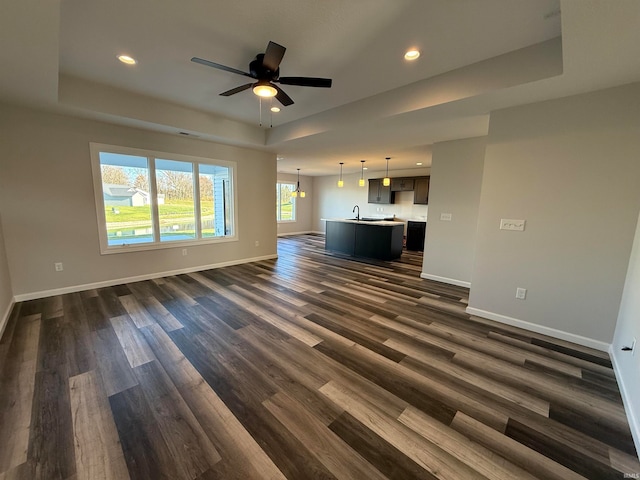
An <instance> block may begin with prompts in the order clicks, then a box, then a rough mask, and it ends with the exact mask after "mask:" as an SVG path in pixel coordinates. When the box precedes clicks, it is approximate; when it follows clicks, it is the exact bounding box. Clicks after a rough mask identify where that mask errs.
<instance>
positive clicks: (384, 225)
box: [323, 219, 404, 260]
mask: <svg viewBox="0 0 640 480" xmlns="http://www.w3.org/2000/svg"><path fill="white" fill-rule="evenodd" d="M323 220H325V222H326V229H325V232H326V234H325V249H326V250H330V251H333V252H340V253H345V254H347V255H351V256H353V257H366V258H375V259H378V260H395V259H396V258H400V256H401V255H402V243H403V239H404V223H403V222H396V221H389V220H377V219H371V220H364V219H360V220H357V219H323Z"/></svg>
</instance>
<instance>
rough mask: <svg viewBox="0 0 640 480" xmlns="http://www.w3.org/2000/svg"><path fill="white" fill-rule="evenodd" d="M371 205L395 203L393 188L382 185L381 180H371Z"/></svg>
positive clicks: (369, 200)
mask: <svg viewBox="0 0 640 480" xmlns="http://www.w3.org/2000/svg"><path fill="white" fill-rule="evenodd" d="M367 201H368V202H369V203H393V192H392V191H391V187H390V186H389V187H385V186H384V185H382V179H381V178H371V179H369V199H368V200H367Z"/></svg>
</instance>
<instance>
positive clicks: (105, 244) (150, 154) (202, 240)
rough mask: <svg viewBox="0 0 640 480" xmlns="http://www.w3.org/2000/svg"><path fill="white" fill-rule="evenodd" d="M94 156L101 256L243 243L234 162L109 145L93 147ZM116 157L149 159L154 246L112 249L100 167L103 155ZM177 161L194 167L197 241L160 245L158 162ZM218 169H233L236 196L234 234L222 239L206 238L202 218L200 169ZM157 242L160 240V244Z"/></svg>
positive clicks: (232, 201)
mask: <svg viewBox="0 0 640 480" xmlns="http://www.w3.org/2000/svg"><path fill="white" fill-rule="evenodd" d="M89 150H90V153H91V171H92V176H93V192H94V198H95V207H96V220H97V224H98V237H99V241H100V253H101V254H102V255H109V254H114V253H127V252H141V251H148V250H161V249H167V248H179V247H182V248H184V247H187V246H193V245H204V244H215V243H227V242H237V241H238V240H239V233H238V230H239V225H238V188H237V164H236V162H233V161H228V160H219V159H212V158H206V157H197V156H194V155H184V154H178V153H170V152H160V151H156V150H147V149H141V148H133V147H123V146H119V145H108V144H104V143H94V142H90V143H89ZM101 152H104V153H113V154H122V155H133V156H139V157H146V158H147V161H148V167H147V168H148V169H149V190H150V191H149V195H150V197H151V198H150V205H151V221H152V225H153V231H154V239H153V241H152V242H149V243H143V244H123V245H109V240H108V233H107V219H106V215H105V204H104V192H103V189H102V171H101V164H100V153H101ZM156 159H161V160H176V161H180V162H189V163H192V164H193V176H194V186H193V188H194V204H195V205H194V213H195V220H196V222H195V225H196V238H194V239H187V240H174V241H164V242H162V241H160V230H159V222H160V216H159V209H158V200H157V179H156V168H155V160H156ZM201 164H205V165H214V166H220V167H226V168H229V176H230V181H231V188H232V195H231V196H230V198H231V203H232V205H231V213H232V215H231V223H232V234H231V235H224V236H219V237H202V228H201V221H202V218H201V215H200V211H201V208H200V203H201V201H200V168H199V165H201ZM156 238H157V240H156Z"/></svg>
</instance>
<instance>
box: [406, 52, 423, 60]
mask: <svg viewBox="0 0 640 480" xmlns="http://www.w3.org/2000/svg"><path fill="white" fill-rule="evenodd" d="M419 56H420V50H416V49H411V50H409V51H407V53H405V54H404V59H405V60H415V59H416V58H418V57H419Z"/></svg>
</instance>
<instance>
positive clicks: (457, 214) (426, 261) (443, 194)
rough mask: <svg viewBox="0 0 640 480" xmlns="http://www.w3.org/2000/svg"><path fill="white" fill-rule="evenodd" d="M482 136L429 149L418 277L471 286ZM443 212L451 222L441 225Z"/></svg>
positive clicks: (482, 153)
mask: <svg viewBox="0 0 640 480" xmlns="http://www.w3.org/2000/svg"><path fill="white" fill-rule="evenodd" d="M485 144H486V137H478V138H468V139H464V140H454V141H450V142H442V143H436V144H435V145H434V146H433V160H432V163H431V181H430V187H429V211H430V212H431V215H430V220H429V222H427V234H426V239H425V249H424V257H423V262H422V274H421V277H422V278H428V279H431V280H437V281H442V282H447V283H452V284H454V285H460V286H464V287H469V286H470V284H471V272H472V270H473V255H474V252H475V243H476V229H477V226H478V208H479V205H480V187H481V185H482V170H483V165H484V151H485ZM442 213H448V214H451V221H442V220H440V215H441V214H442Z"/></svg>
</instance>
